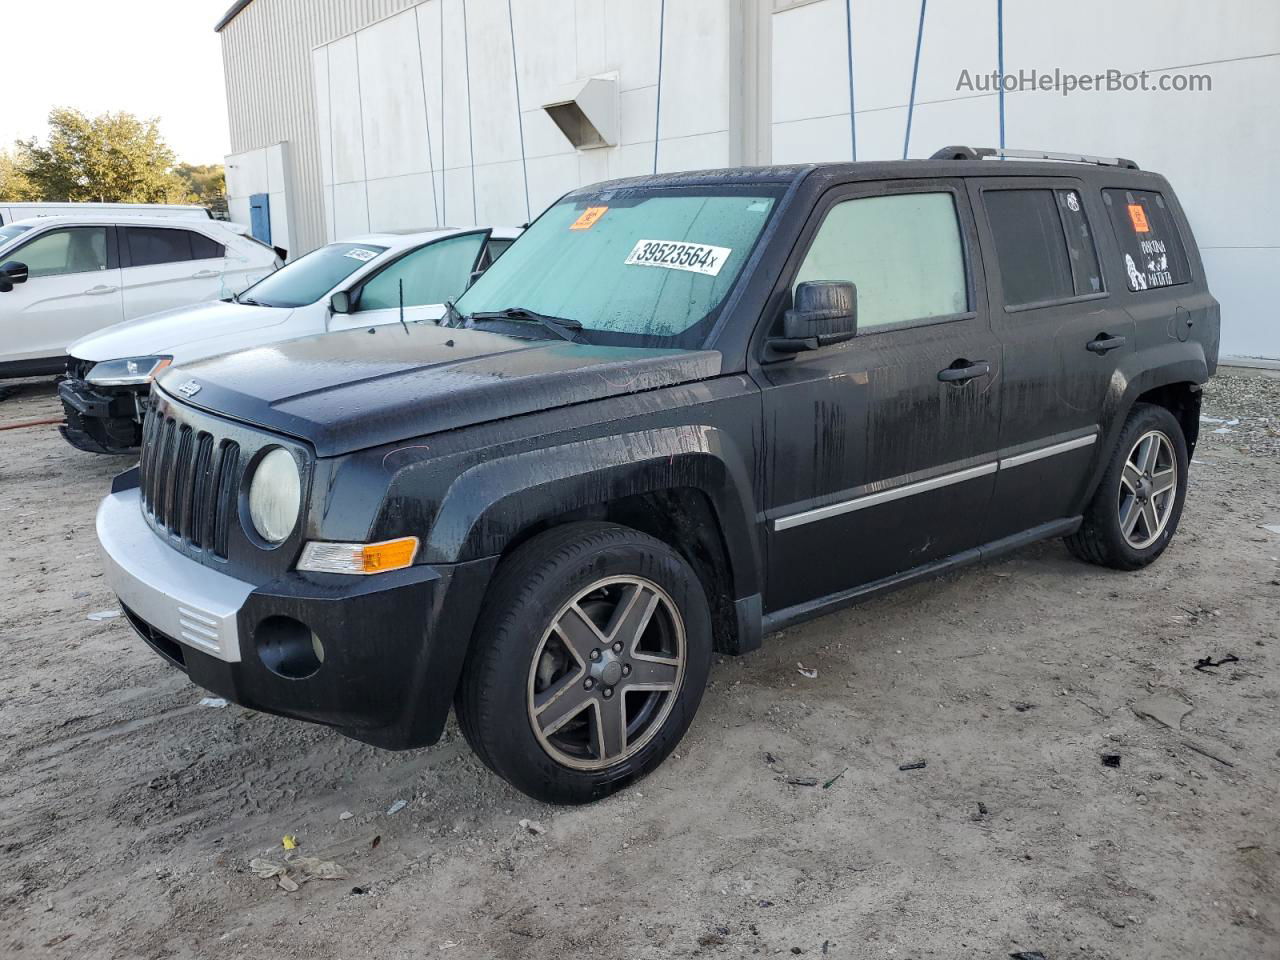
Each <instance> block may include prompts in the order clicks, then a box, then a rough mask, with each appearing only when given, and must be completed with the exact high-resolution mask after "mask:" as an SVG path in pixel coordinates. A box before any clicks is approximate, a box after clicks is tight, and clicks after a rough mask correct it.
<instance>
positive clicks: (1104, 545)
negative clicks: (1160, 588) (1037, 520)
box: [1067, 403, 1188, 570]
mask: <svg viewBox="0 0 1280 960" xmlns="http://www.w3.org/2000/svg"><path fill="white" fill-rule="evenodd" d="M1187 466H1188V458H1187V441H1186V438H1185V437H1184V436H1183V434H1182V427H1181V425H1180V424H1179V423H1178V421H1177V420H1176V419H1175V418H1174V416H1173V414H1172V413H1170V412H1169V411H1168V410H1166V409H1165V408H1164V407H1157V406H1154V405H1152V404H1146V403H1143V404H1138V405H1137V406H1136V407H1134V409H1133V412H1132V413H1130V414H1129V419H1128V420H1127V421H1125V425H1124V429H1123V430H1122V431H1121V432H1120V439H1119V441H1118V442H1117V444H1116V449H1115V452H1114V453H1113V454H1112V458H1111V463H1110V464H1109V465H1108V466H1107V470H1106V472H1105V473H1104V474H1103V475H1102V480H1101V481H1100V482H1099V484H1098V489H1097V491H1096V492H1095V493H1094V495H1093V499H1092V500H1091V501H1090V502H1089V506H1088V508H1087V509H1086V510H1085V514H1084V522H1083V523H1082V524H1081V526H1080V529H1079V530H1078V531H1076V532H1075V533H1073V534H1072V535H1071V536H1069V537H1067V547H1068V548H1069V549H1070V550H1071V552H1072V553H1073V554H1074V555H1075V556H1076V557H1078V558H1080V559H1081V560H1085V561H1088V562H1089V563H1096V564H1098V565H1100V566H1105V567H1114V568H1115V569H1117V570H1137V569H1139V568H1141V567H1145V566H1146V565H1147V564H1149V563H1151V562H1152V561H1153V560H1155V559H1156V557H1158V556H1160V554H1162V553H1164V551H1165V548H1166V547H1167V546H1168V545H1169V541H1170V540H1171V539H1173V534H1174V532H1175V531H1176V530H1177V529H1178V520H1179V519H1180V518H1181V517H1182V504H1183V501H1184V499H1185V498H1186V495H1187Z"/></svg>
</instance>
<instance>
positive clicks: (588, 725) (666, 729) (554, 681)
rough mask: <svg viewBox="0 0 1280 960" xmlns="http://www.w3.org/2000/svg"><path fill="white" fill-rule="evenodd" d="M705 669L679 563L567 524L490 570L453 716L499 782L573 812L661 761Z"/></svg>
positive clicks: (690, 579) (688, 582)
mask: <svg viewBox="0 0 1280 960" xmlns="http://www.w3.org/2000/svg"><path fill="white" fill-rule="evenodd" d="M710 668H711V616H710V609H709V606H708V603H707V598H706V595H705V594H704V593H703V590H702V585H701V583H700V581H699V580H698V577H697V574H696V573H694V571H693V570H692V568H690V566H689V564H688V563H687V562H686V561H685V560H684V558H683V557H681V556H680V555H679V554H678V553H676V552H675V551H674V550H672V549H671V548H670V547H668V546H667V545H666V544H664V543H662V542H661V541H659V540H655V539H654V538H653V537H650V536H647V535H646V534H643V533H640V532H638V531H636V530H632V529H629V528H627V527H621V526H616V525H613V524H603V523H577V524H569V525H566V526H564V527H558V528H555V529H553V530H550V531H548V532H546V533H544V534H541V535H539V536H537V537H535V538H533V539H532V540H530V541H529V542H528V543H527V544H525V545H523V546H522V547H520V548H519V549H518V550H517V551H516V552H515V553H514V554H513V555H512V556H511V557H509V558H508V559H507V560H505V561H504V562H503V564H502V566H501V567H500V568H499V570H498V573H497V575H496V577H495V578H494V583H493V586H492V588H491V590H490V593H489V596H488V598H487V600H486V608H485V612H484V613H483V614H482V616H481V619H480V622H479V623H478V624H477V627H476V633H475V636H474V639H473V643H472V649H471V652H470V654H469V656H468V659H467V664H466V667H465V669H464V672H463V678H462V683H461V684H460V686H459V688H458V694H457V697H456V699H455V708H456V712H457V715H458V719H459V723H460V725H461V727H462V731H463V734H464V735H465V736H466V738H467V741H468V742H469V743H470V744H471V746H472V749H474V750H475V752H476V753H477V755H479V756H480V758H481V759H482V760H483V761H484V762H485V763H486V764H488V766H489V767H490V768H491V769H493V771H494V772H495V773H497V774H498V775H499V776H501V777H503V778H504V779H506V780H507V781H509V782H510V783H511V784H512V785H514V786H515V787H516V788H518V789H519V790H522V791H523V792H524V793H527V794H529V795H530V796H532V797H535V798H536V799H539V800H545V801H547V802H551V803H583V802H587V801H591V800H597V799H600V798H602V797H605V796H607V795H609V794H610V793H613V792H614V791H616V790H619V789H621V788H622V787H624V786H626V785H627V784H628V783H630V782H631V781H633V780H635V779H637V778H639V777H641V776H644V775H645V774H646V773H648V772H649V771H650V770H652V769H653V768H654V767H656V766H657V765H658V764H659V763H661V762H662V760H663V759H664V758H665V757H666V756H667V754H668V753H670V752H671V750H673V749H674V748H675V746H676V744H677V743H679V741H680V738H681V737H682V736H683V735H684V732H685V731H686V730H687V729H688V727H689V724H690V723H691V722H692V720H693V716H694V713H695V712H696V711H697V708H698V704H699V702H700V700H701V698H702V692H703V689H704V687H705V686H706V682H707V675H708V673H709V671H710Z"/></svg>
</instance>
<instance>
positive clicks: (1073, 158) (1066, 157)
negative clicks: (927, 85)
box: [929, 146, 1139, 170]
mask: <svg viewBox="0 0 1280 960" xmlns="http://www.w3.org/2000/svg"><path fill="white" fill-rule="evenodd" d="M992 157H996V158H1003V157H1008V158H1010V159H1014V160H1059V161H1062V162H1064V163H1092V164H1095V165H1097V166H1100V167H1124V168H1125V169H1126V170H1137V169H1139V167H1138V165H1137V164H1136V163H1134V162H1133V161H1132V160H1126V159H1125V158H1124V157H1094V156H1091V155H1089V154H1087V153H1050V152H1048V151H1047V150H1005V149H1004V148H996V147H977V148H974V147H964V146H954V147H943V148H942V149H941V150H939V151H938V152H937V153H935V154H934V155H933V156H932V157H930V158H929V159H930V160H987V159H990V158H992Z"/></svg>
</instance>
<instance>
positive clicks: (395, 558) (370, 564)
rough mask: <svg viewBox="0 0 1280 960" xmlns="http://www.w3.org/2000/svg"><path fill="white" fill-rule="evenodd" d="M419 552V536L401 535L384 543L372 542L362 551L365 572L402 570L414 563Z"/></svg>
mask: <svg viewBox="0 0 1280 960" xmlns="http://www.w3.org/2000/svg"><path fill="white" fill-rule="evenodd" d="M417 553H418V538H417V537H401V538H400V539H399V540H387V541H385V542H384V543H371V544H369V545H368V546H367V547H365V548H364V549H363V550H362V551H361V559H362V560H363V561H364V572H365V573H382V572H383V571H385V570H401V569H403V568H404V567H408V566H411V565H412V564H413V558H414V557H415V556H417Z"/></svg>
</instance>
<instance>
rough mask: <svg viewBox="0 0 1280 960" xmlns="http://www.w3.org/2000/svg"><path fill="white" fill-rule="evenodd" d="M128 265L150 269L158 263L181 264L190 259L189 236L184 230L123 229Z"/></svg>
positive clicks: (157, 228) (155, 228)
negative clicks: (127, 251) (127, 252)
mask: <svg viewBox="0 0 1280 960" xmlns="http://www.w3.org/2000/svg"><path fill="white" fill-rule="evenodd" d="M124 234H125V245H126V246H127V247H128V250H129V264H130V266H134V267H150V266H154V265H156V264H159V263H181V262H182V261H184V260H190V259H192V255H191V234H190V233H188V232H187V231H186V230H166V229H164V228H162V227H125V228H124Z"/></svg>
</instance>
